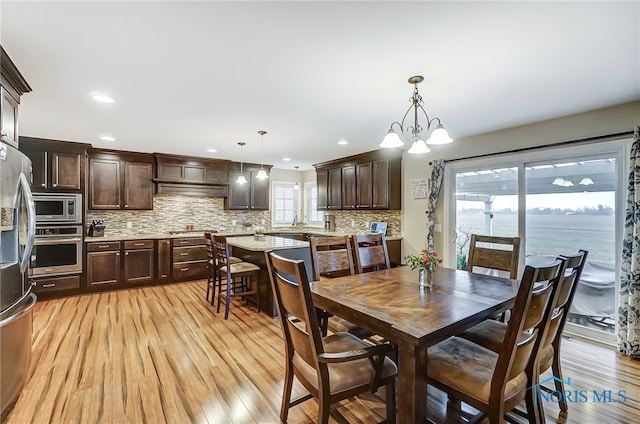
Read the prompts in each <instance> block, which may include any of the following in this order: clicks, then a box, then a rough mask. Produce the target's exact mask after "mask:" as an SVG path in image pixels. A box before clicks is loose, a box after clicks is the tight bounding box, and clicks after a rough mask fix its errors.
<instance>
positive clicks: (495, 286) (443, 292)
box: [311, 266, 518, 424]
mask: <svg viewBox="0 0 640 424" xmlns="http://www.w3.org/2000/svg"><path fill="white" fill-rule="evenodd" d="M517 286H518V282H517V281H516V280H510V279H507V278H499V277H493V276H488V275H480V274H472V273H470V272H467V271H460V270H454V269H448V268H442V267H439V268H437V269H436V270H435V273H434V279H433V286H432V287H431V288H428V289H420V288H419V285H418V271H417V270H411V268H409V267H408V266H401V267H397V268H391V269H387V270H382V271H374V272H368V273H364V274H356V275H350V276H346V277H338V278H332V279H326V280H321V281H316V282H313V283H311V291H312V294H313V301H314V303H315V305H316V307H318V308H321V309H324V310H326V311H328V312H330V313H332V314H334V315H336V316H339V317H342V318H344V319H347V320H349V321H351V322H352V323H354V324H356V325H357V326H359V327H362V328H366V329H368V330H371V331H372V332H374V333H375V334H378V335H380V336H382V337H384V338H385V339H387V340H389V341H390V342H391V343H394V344H395V345H397V347H398V385H397V396H398V423H400V424H404V423H412V424H413V423H423V422H426V418H427V365H428V360H427V349H428V348H429V347H430V346H433V345H435V344H436V343H439V342H441V341H443V340H445V339H447V338H449V337H451V336H453V335H455V334H458V333H460V332H461V331H463V330H465V329H467V328H469V327H471V326H473V325H475V324H477V323H479V322H481V321H483V320H485V319H487V318H489V317H491V316H493V315H495V314H496V313H498V312H501V311H504V310H506V309H508V308H510V307H511V306H512V304H513V301H514V299H515V297H516V293H517Z"/></svg>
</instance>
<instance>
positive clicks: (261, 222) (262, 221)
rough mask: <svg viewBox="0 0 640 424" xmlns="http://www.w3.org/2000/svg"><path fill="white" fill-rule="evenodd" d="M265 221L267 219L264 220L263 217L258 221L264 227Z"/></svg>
mask: <svg viewBox="0 0 640 424" xmlns="http://www.w3.org/2000/svg"><path fill="white" fill-rule="evenodd" d="M265 222H267V221H265V220H264V219H263V220H261V221H260V225H262V226H263V227H264V224H265Z"/></svg>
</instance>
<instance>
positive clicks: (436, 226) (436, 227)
mask: <svg viewBox="0 0 640 424" xmlns="http://www.w3.org/2000/svg"><path fill="white" fill-rule="evenodd" d="M433 231H435V232H436V233H440V232H442V224H433Z"/></svg>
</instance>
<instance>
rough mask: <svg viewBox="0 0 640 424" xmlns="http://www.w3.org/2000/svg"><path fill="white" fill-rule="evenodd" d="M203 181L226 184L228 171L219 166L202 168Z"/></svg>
mask: <svg viewBox="0 0 640 424" xmlns="http://www.w3.org/2000/svg"><path fill="white" fill-rule="evenodd" d="M204 181H205V182H207V183H211V184H228V183H229V171H228V170H226V169H220V168H210V167H206V168H204Z"/></svg>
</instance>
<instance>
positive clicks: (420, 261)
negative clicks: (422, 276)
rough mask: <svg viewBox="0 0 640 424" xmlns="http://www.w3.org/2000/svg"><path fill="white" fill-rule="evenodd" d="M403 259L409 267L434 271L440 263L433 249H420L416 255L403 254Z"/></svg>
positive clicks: (440, 260)
mask: <svg viewBox="0 0 640 424" xmlns="http://www.w3.org/2000/svg"><path fill="white" fill-rule="evenodd" d="M404 260H405V262H406V263H407V265H409V266H410V267H411V269H420V270H424V271H434V270H435V269H436V268H437V267H438V265H440V264H441V263H442V259H441V258H439V257H438V252H437V251H435V250H427V249H422V250H421V251H420V254H418V255H404Z"/></svg>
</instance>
